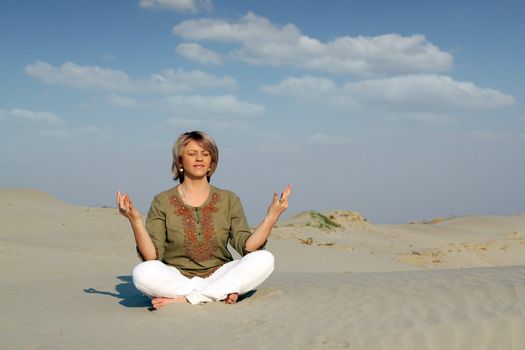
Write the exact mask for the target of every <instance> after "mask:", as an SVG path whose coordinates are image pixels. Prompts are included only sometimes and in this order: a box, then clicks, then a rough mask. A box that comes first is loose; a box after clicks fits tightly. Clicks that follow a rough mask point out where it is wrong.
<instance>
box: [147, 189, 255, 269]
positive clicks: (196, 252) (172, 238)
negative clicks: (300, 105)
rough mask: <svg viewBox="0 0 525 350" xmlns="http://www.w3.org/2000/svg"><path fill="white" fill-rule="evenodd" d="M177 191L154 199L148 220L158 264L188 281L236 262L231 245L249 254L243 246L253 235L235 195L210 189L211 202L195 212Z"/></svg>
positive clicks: (166, 192)
mask: <svg viewBox="0 0 525 350" xmlns="http://www.w3.org/2000/svg"><path fill="white" fill-rule="evenodd" d="M177 187H178V186H175V187H173V188H171V189H169V190H168V191H165V192H161V193H159V194H158V195H156V196H155V198H154V199H153V202H152V203H151V208H150V210H149V213H148V217H147V219H146V229H147V231H148V233H149V235H150V237H151V239H152V241H153V244H154V245H155V249H156V251H157V259H158V260H161V261H162V262H164V263H165V264H168V265H171V266H175V267H176V268H178V269H179V271H181V273H182V274H183V275H185V276H187V277H193V276H200V277H205V276H208V275H210V274H211V273H213V272H214V271H215V270H216V269H218V268H219V267H220V266H222V265H223V264H225V263H227V262H229V261H232V260H233V258H232V255H231V254H230V252H229V251H228V248H227V245H228V243H230V244H231V246H232V247H233V248H234V249H235V250H236V251H237V252H239V254H241V255H245V254H247V252H246V251H245V249H244V245H245V243H246V240H247V239H248V237H249V236H250V235H251V232H250V228H249V226H248V222H247V220H246V216H245V215H244V210H243V208H242V205H241V201H240V200H239V198H238V197H237V196H236V195H235V194H234V193H233V192H230V191H226V190H222V189H219V188H217V187H214V186H211V189H210V194H209V196H208V199H207V200H206V201H205V202H204V204H203V205H202V206H200V207H198V208H194V207H190V206H188V205H186V204H184V202H183V201H182V199H181V197H180V195H179V192H178V190H177Z"/></svg>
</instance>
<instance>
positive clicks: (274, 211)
mask: <svg viewBox="0 0 525 350" xmlns="http://www.w3.org/2000/svg"><path fill="white" fill-rule="evenodd" d="M291 192H292V185H288V186H286V187H285V188H284V190H283V192H282V193H281V196H280V197H279V196H278V194H277V192H274V193H273V200H272V203H271V204H270V207H269V208H268V216H271V217H273V218H275V219H276V220H277V219H278V218H279V216H281V214H282V213H283V212H284V211H285V210H286V208H288V197H289V196H290V193H291Z"/></svg>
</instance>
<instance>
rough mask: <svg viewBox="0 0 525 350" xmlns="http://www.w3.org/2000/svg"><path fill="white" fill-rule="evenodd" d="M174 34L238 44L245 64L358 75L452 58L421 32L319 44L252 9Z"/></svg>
mask: <svg viewBox="0 0 525 350" xmlns="http://www.w3.org/2000/svg"><path fill="white" fill-rule="evenodd" d="M173 33H174V34H175V35H178V36H181V37H182V38H185V39H191V40H211V41H217V42H226V43H232V42H233V43H239V45H240V47H238V48H237V49H236V50H234V51H232V52H231V54H232V55H233V56H234V57H236V58H238V59H240V60H242V61H245V62H248V63H253V64H267V65H292V66H295V67H299V68H303V69H309V70H317V71H325V72H332V73H345V74H353V75H358V76H376V75H380V76H382V75H394V74H406V73H435V72H440V71H443V70H447V69H449V68H450V67H451V66H452V61H453V58H452V55H451V54H449V53H447V52H443V51H441V50H440V49H439V48H438V47H436V46H434V45H433V44H431V43H430V42H428V41H427V39H426V38H425V37H424V36H423V35H412V36H401V35H398V34H385V35H380V36H375V37H365V36H358V37H350V36H344V37H338V38H335V39H333V40H330V41H326V42H322V41H320V40H318V39H315V38H312V37H309V36H306V35H304V34H302V33H301V31H300V30H299V29H298V28H297V27H296V26H294V25H292V24H286V25H284V26H278V25H275V24H273V23H272V22H270V21H269V20H268V19H267V18H264V17H260V16H257V15H255V14H253V13H248V14H247V15H246V16H244V17H242V18H241V19H240V20H239V21H237V22H227V21H224V20H220V19H211V18H205V19H197V20H187V21H184V22H182V23H180V24H178V25H176V26H175V27H174V28H173Z"/></svg>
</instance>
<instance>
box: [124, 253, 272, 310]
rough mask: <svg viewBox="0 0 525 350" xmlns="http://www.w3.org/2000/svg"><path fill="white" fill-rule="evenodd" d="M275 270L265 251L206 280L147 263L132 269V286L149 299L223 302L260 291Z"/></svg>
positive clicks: (243, 259) (246, 258)
mask: <svg viewBox="0 0 525 350" xmlns="http://www.w3.org/2000/svg"><path fill="white" fill-rule="evenodd" d="M273 267H274V258H273V255H272V253H270V252H268V251H266V250H258V251H255V252H252V253H249V254H246V255H245V256H244V257H242V258H241V259H239V260H234V261H230V262H228V263H226V264H224V265H222V266H221V267H220V268H219V269H217V270H216V271H215V272H214V273H213V274H211V275H210V276H208V277H206V278H201V277H193V278H188V277H185V276H183V275H182V274H181V273H180V271H179V270H177V269H176V268H175V267H173V266H169V265H166V264H164V263H162V262H161V261H159V260H148V261H144V262H142V263H140V264H138V265H137V266H136V267H135V268H134V269H133V283H134V284H135V287H136V288H137V289H138V290H140V291H141V292H142V293H144V294H145V295H147V296H150V297H167V298H175V297H177V296H181V295H182V296H185V297H186V299H188V301H189V302H190V303H192V304H201V303H205V302H209V301H219V300H224V299H226V297H227V296H228V294H230V293H239V294H244V293H246V292H249V291H251V290H253V289H255V288H257V286H259V285H260V284H261V283H263V282H264V280H266V279H267V278H268V277H269V276H270V274H271V273H272V271H273Z"/></svg>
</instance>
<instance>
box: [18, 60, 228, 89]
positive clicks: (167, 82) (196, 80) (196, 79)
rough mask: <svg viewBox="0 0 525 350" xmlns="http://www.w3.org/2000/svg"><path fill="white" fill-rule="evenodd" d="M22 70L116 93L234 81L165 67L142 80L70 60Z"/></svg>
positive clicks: (50, 80) (215, 85)
mask: <svg viewBox="0 0 525 350" xmlns="http://www.w3.org/2000/svg"><path fill="white" fill-rule="evenodd" d="M25 72H26V74H28V75H29V76H31V77H33V78H36V79H38V80H40V81H42V82H44V83H46V84H51V85H61V86H66V87H74V88H77V89H86V90H95V91H100V90H102V91H110V92H118V93H123V92H127V93H131V92H152V93H159V94H173V93H190V92H194V91H195V90H198V89H209V88H227V89H230V90H232V89H235V88H236V82H235V80H234V79H233V78H231V77H228V76H225V77H216V76H214V75H211V74H208V73H205V72H202V71H198V70H194V71H185V70H183V69H178V70H173V69H167V70H165V71H163V72H161V73H156V74H152V75H150V76H149V77H148V78H146V79H132V78H131V77H129V76H128V75H127V74H126V73H124V72H122V71H119V70H113V69H107V68H100V67H97V66H81V65H77V64H75V63H72V62H66V63H64V64H63V65H62V66H60V67H53V66H51V65H50V64H48V63H46V62H42V61H37V62H35V63H34V64H30V65H28V66H26V67H25Z"/></svg>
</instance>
